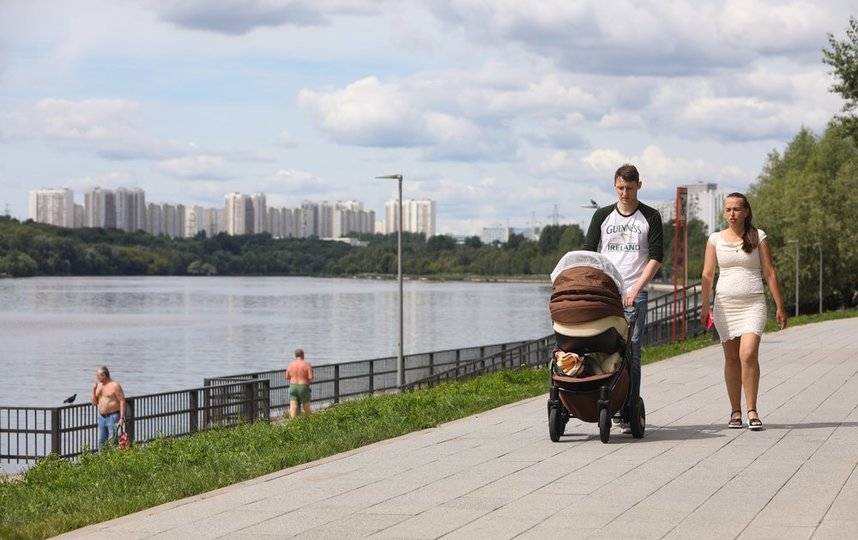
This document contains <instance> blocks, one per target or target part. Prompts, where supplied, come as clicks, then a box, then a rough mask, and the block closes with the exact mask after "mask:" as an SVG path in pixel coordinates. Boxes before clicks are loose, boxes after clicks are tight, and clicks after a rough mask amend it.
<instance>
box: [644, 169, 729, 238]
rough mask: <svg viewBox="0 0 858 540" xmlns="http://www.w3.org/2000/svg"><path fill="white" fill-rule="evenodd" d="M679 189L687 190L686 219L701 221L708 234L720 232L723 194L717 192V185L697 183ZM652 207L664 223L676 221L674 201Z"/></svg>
mask: <svg viewBox="0 0 858 540" xmlns="http://www.w3.org/2000/svg"><path fill="white" fill-rule="evenodd" d="M681 187H684V188H687V189H688V217H689V218H696V219H699V220H700V221H702V222H703V224H704V225H706V229H707V232H708V233H709V234H711V233H713V232H715V231H718V230H720V229H721V211H722V209H723V208H724V196H725V194H724V193H723V192H720V191H718V184H713V183H709V182H697V183H694V184H685V185H683V186H681ZM654 206H655V208H656V209H657V210H658V211H659V212H660V213H661V218H662V219H663V220H664V221H673V220H674V219H676V199H672V200H669V201H664V202H662V203H661V204H656V205H654Z"/></svg>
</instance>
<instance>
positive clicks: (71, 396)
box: [63, 394, 77, 403]
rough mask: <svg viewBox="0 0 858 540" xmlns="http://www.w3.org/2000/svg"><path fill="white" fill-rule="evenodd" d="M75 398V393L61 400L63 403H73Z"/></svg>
mask: <svg viewBox="0 0 858 540" xmlns="http://www.w3.org/2000/svg"><path fill="white" fill-rule="evenodd" d="M75 398H77V394H72V395H70V396H69V397H67V398H65V399H64V400H63V403H74V400H75Z"/></svg>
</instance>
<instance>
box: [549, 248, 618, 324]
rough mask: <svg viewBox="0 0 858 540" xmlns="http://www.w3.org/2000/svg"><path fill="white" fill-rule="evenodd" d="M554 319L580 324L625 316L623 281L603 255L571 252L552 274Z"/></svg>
mask: <svg viewBox="0 0 858 540" xmlns="http://www.w3.org/2000/svg"><path fill="white" fill-rule="evenodd" d="M551 282H552V285H551V301H550V303H549V307H550V309H551V320H552V321H554V322H556V323H561V324H578V323H584V322H589V321H595V320H597V319H602V318H604V317H624V314H623V298H622V295H621V291H623V290H624V288H623V278H622V276H621V275H620V273H619V271H618V270H617V269H616V268H615V267H614V265H613V264H612V263H611V262H610V261H609V260H608V259H607V258H606V257H604V256H603V255H601V254H599V253H594V252H592V251H570V252H568V253H566V255H564V256H563V257H562V258H561V259H560V261H559V262H558V263H557V266H555V268H554V271H553V272H551Z"/></svg>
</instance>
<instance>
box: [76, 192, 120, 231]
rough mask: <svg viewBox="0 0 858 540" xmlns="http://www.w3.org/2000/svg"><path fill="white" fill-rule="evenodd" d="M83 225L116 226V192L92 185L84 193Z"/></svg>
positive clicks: (112, 227)
mask: <svg viewBox="0 0 858 540" xmlns="http://www.w3.org/2000/svg"><path fill="white" fill-rule="evenodd" d="M83 212H84V216H83V224H84V227H101V228H104V229H108V228H109V229H115V228H116V194H115V193H114V192H113V190H110V189H102V188H100V187H94V188H91V189H88V190H87V191H86V193H85V194H84V202H83Z"/></svg>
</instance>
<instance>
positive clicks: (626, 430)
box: [620, 421, 632, 435]
mask: <svg viewBox="0 0 858 540" xmlns="http://www.w3.org/2000/svg"><path fill="white" fill-rule="evenodd" d="M620 429H622V430H623V433H625V434H626V435H628V434H630V433H631V432H632V425H631V424H629V423H628V422H626V421H623V422H620Z"/></svg>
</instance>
